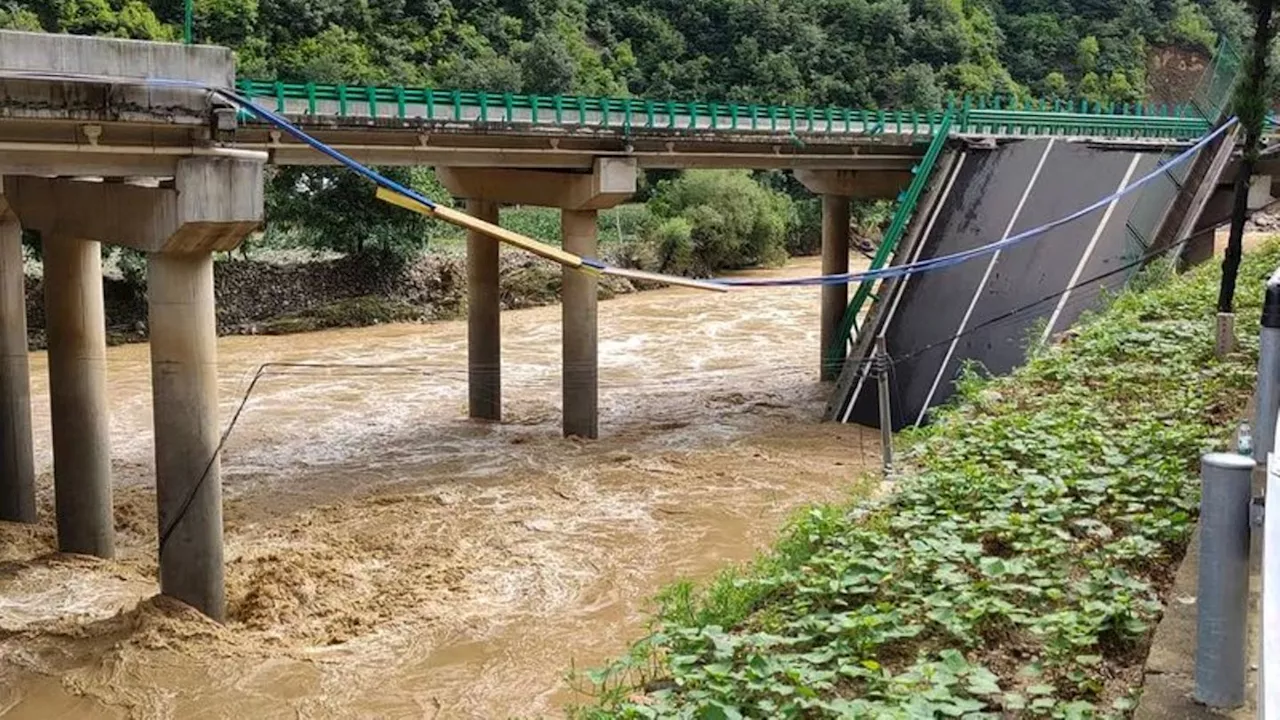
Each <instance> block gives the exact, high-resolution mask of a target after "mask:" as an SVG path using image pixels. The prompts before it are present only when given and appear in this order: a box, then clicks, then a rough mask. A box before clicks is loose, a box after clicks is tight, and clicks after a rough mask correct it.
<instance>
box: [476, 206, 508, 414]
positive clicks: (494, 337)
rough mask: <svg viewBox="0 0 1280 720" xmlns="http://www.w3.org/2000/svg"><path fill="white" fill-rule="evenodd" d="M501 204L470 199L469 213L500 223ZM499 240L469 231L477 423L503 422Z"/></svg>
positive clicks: (487, 220) (495, 223)
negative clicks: (499, 211) (478, 421)
mask: <svg viewBox="0 0 1280 720" xmlns="http://www.w3.org/2000/svg"><path fill="white" fill-rule="evenodd" d="M498 209H499V206H498V203H495V202H490V201H487V200H468V201H467V213H468V214H470V215H473V216H475V217H477V218H480V219H481V220H484V221H486V222H490V223H493V224H494V225H497V224H498ZM498 274H499V273H498V241H497V240H494V239H493V238H491V237H489V236H487V235H484V234H481V233H478V232H476V231H474V230H469V231H467V392H468V400H469V403H468V404H469V406H470V415H471V418H472V419H474V420H489V421H492V422H501V420H502V301H501V289H500V288H499V286H498Z"/></svg>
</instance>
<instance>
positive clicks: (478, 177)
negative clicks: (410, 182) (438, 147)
mask: <svg viewBox="0 0 1280 720" xmlns="http://www.w3.org/2000/svg"><path fill="white" fill-rule="evenodd" d="M436 177H438V178H440V182H442V183H443V184H444V186H445V187H446V188H447V189H448V190H449V192H450V193H451V194H452V195H453V196H454V197H465V198H483V199H484V200H487V201H489V202H498V203H503V204H508V205H540V206H543V207H558V208H561V209H565V210H603V209H605V208H611V207H615V206H617V205H620V204H622V203H623V202H625V201H626V200H627V198H629V197H631V196H632V195H634V194H635V192H636V162H635V160H633V159H629V158H596V159H595V163H594V166H593V168H592V171H591V172H589V173H575V172H554V171H546V170H517V169H503V168H475V167H440V168H437V169H436Z"/></svg>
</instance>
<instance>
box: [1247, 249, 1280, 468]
mask: <svg viewBox="0 0 1280 720" xmlns="http://www.w3.org/2000/svg"><path fill="white" fill-rule="evenodd" d="M1255 412H1256V415H1255V416H1254V424H1253V428H1254V437H1255V440H1254V446H1253V459H1254V460H1255V461H1257V462H1260V463H1261V462H1266V460H1267V454H1268V453H1270V452H1271V451H1272V450H1273V449H1274V447H1275V434H1276V413H1277V412H1280V269H1277V270H1276V272H1275V274H1273V275H1272V276H1271V279H1270V280H1268V281H1267V289H1266V295H1265V297H1264V299H1263V302H1262V336H1261V339H1260V341H1259V349H1258V397H1257V402H1256V403H1255Z"/></svg>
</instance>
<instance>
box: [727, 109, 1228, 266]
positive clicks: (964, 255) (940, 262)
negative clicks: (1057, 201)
mask: <svg viewBox="0 0 1280 720" xmlns="http://www.w3.org/2000/svg"><path fill="white" fill-rule="evenodd" d="M1237 122H1238V120H1237V119H1236V118H1234V117H1233V118H1231V119H1230V120H1228V121H1227V122H1225V123H1223V124H1222V126H1221V127H1219V128H1218V129H1217V130H1214V131H1213V132H1211V133H1209V134H1208V135H1205V136H1204V137H1203V138H1201V139H1200V140H1199V141H1198V142H1196V144H1195V145H1192V146H1191V147H1190V148H1188V149H1187V150H1185V151H1184V152H1182V153H1181V154H1179V155H1178V156H1177V157H1174V158H1173V159H1171V160H1169V162H1167V163H1163V164H1161V165H1159V166H1158V167H1157V168H1156V169H1155V170H1153V171H1152V172H1150V173H1149V174H1147V175H1146V176H1144V177H1142V178H1140V179H1138V180H1136V181H1134V182H1133V184H1131V185H1128V186H1126V187H1125V188H1124V189H1122V190H1120V191H1119V192H1115V193H1112V194H1111V195H1108V196H1107V197H1104V198H1102V199H1101V200H1098V201H1097V202H1095V203H1093V204H1092V205H1089V206H1087V207H1084V208H1081V209H1080V210H1077V211H1075V212H1073V213H1071V214H1070V215H1067V216H1065V217H1061V218H1058V219H1057V220H1053V221H1051V222H1047V223H1045V224H1043V225H1040V226H1038V227H1034V228H1031V229H1030V230H1026V231H1024V232H1021V233H1018V234H1017V235H1013V236H1011V237H1008V238H1005V239H1004V240H1000V241H997V242H993V243H990V244H987V245H981V246H979V247H976V248H970V249H969V250H962V251H960V252H956V253H952V254H950V255H944V256H942V257H936V258H930V259H928V260H919V261H917V262H914V263H907V264H904V265H895V266H892V267H888V268H882V269H879V270H865V271H862V272H853V273H841V274H839V275H817V276H811V277H802V278H776V279H774V278H761V279H752V278H720V279H717V280H716V282H721V283H724V284H726V285H734V286H751V287H764V286H769V287H777V286H786V285H844V284H849V283H855V282H862V281H865V280H884V279H888V278H896V277H903V276H906V275H914V274H918V273H922V272H929V271H931V270H940V269H944V268H948V267H953V266H955V265H959V264H960V263H963V262H966V261H968V260H972V259H974V258H977V257H980V256H982V255H987V254H990V253H993V252H996V251H998V250H1003V249H1005V248H1007V247H1011V246H1013V245H1017V244H1019V243H1023V242H1026V241H1027V240H1030V239H1032V238H1035V237H1038V236H1040V235H1043V234H1045V233H1047V232H1049V231H1050V230H1054V229H1056V228H1059V227H1062V226H1063V225H1066V224H1068V223H1071V222H1075V221H1076V220H1079V219H1080V218H1082V217H1084V216H1086V215H1089V214H1090V213H1093V212H1096V211H1098V210H1100V209H1102V208H1105V207H1106V206H1107V205H1109V204H1111V203H1112V202H1114V201H1116V200H1119V199H1120V198H1122V197H1124V196H1126V195H1128V194H1130V193H1132V192H1135V191H1136V190H1138V189H1140V188H1142V187H1143V186H1145V185H1147V184H1149V183H1151V182H1153V181H1155V180H1156V179H1157V178H1159V177H1160V176H1161V175H1163V174H1164V173H1165V172H1166V171H1167V170H1169V169H1170V168H1172V167H1175V166H1177V165H1179V164H1181V163H1183V162H1186V161H1187V160H1188V159H1190V158H1191V157H1192V156H1193V155H1195V154H1196V153H1197V152H1199V151H1200V150H1201V149H1203V148H1204V147H1205V146H1206V145H1208V144H1209V143H1211V142H1213V140H1214V139H1215V138H1217V137H1218V136H1220V135H1222V134H1223V133H1225V132H1226V131H1227V130H1228V129H1229V128H1231V127H1232V126H1233V125H1235V124H1236V123H1237Z"/></svg>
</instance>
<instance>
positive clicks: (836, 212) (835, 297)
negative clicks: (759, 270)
mask: <svg viewBox="0 0 1280 720" xmlns="http://www.w3.org/2000/svg"><path fill="white" fill-rule="evenodd" d="M846 272H849V198H847V197H845V196H843V195H823V196H822V274H823V275H836V274H840V273H846ZM848 306H849V286H848V285H823V286H822V319H821V326H820V327H821V328H822V331H821V333H820V334H819V335H820V337H821V338H822V341H821V344H822V346H821V347H820V348H819V353H820V355H819V363H820V365H819V367H820V370H821V372H820V378H821V380H822V381H823V382H827V381H831V380H835V379H836V378H838V377H839V376H840V371H841V370H842V369H843V368H844V359H845V353H844V352H841V353H840V354H839V356H838V357H835V358H833V359H830V360H829V359H828V357H829V356H828V353H829V352H830V350H831V348H832V346H833V345H835V344H836V343H837V342H838V340H839V334H840V324H841V322H842V321H843V320H844V314H845V311H846V309H847V308H848Z"/></svg>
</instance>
